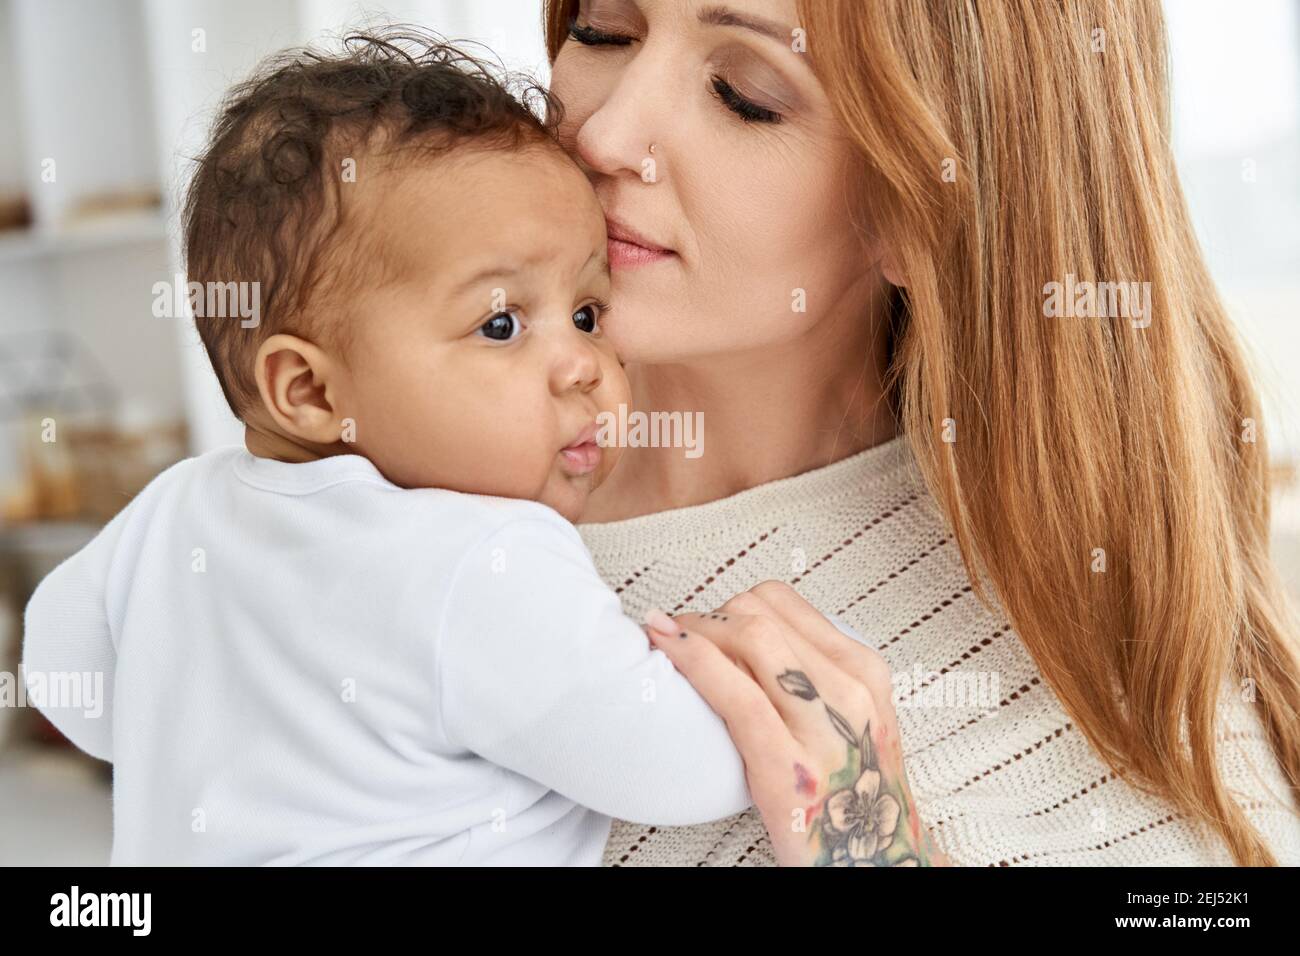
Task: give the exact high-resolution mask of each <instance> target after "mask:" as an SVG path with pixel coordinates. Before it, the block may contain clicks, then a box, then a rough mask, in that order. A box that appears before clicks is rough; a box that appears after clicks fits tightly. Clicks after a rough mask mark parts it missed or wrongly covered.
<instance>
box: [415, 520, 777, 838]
mask: <svg viewBox="0 0 1300 956" xmlns="http://www.w3.org/2000/svg"><path fill="white" fill-rule="evenodd" d="M436 655H437V656H436V660H435V667H436V668H437V671H438V703H439V706H440V713H441V722H442V727H443V732H444V734H445V735H446V736H447V738H448V739H449V740H450V741H451V742H453V743H454V744H457V745H459V746H462V747H464V748H466V749H468V750H470V751H473V752H474V753H477V754H479V755H480V756H482V757H483V758H485V759H487V760H489V761H491V762H492V763H495V764H497V765H498V766H502V767H506V768H508V769H510V770H513V771H515V772H517V773H520V774H522V775H524V776H526V777H528V778H530V779H532V780H535V781H537V782H538V783H541V784H543V785H545V786H547V787H549V788H550V789H552V790H555V791H556V792H558V793H561V794H563V795H564V796H566V797H568V798H569V799H571V800H573V801H574V802H576V803H578V804H581V805H582V806H586V807H590V808H591V809H593V810H596V811H597V812H599V813H603V814H606V815H608V816H612V817H617V818H619V819H623V820H629V821H632V822H636V823H647V824H660V825H665V826H669V825H681V824H693V823H703V822H706V821H709V820H716V819H719V818H721V817H725V816H729V815H731V814H734V813H739V812H740V811H742V810H744V809H746V808H747V807H748V806H750V804H751V800H750V796H749V791H748V788H747V787H746V784H745V768H744V763H743V762H742V760H741V759H740V755H739V754H738V753H737V752H736V748H735V746H734V745H733V744H732V741H731V738H730V736H729V735H728V733H727V729H726V726H725V724H724V723H723V722H722V720H721V718H719V717H718V716H717V714H715V713H714V712H713V710H712V709H711V708H710V707H709V705H708V704H707V703H705V701H704V699H703V698H701V697H700V696H699V694H697V693H696V692H695V689H694V688H693V687H691V685H690V683H689V682H688V681H687V680H686V678H684V677H683V676H682V675H681V674H680V673H678V672H677V670H676V669H675V668H674V667H673V666H672V663H671V662H670V661H669V660H668V658H667V657H666V656H665V655H664V653H663V652H662V651H659V650H652V649H651V647H650V644H649V641H648V640H647V638H646V635H645V633H644V632H643V631H642V630H641V628H640V626H639V625H637V624H636V623H635V622H633V621H632V620H631V619H630V618H628V617H627V616H626V615H625V614H624V613H623V611H622V608H621V607H620V605H619V600H618V597H617V595H615V594H614V592H613V591H611V590H610V589H609V588H608V587H607V586H606V585H605V584H604V582H603V581H601V579H600V576H599V574H598V573H597V571H596V568H595V566H594V564H593V563H592V560H591V556H590V554H589V553H588V552H587V549H586V547H585V545H584V544H583V542H582V538H581V537H580V536H579V534H578V533H577V530H576V529H575V528H574V527H573V526H572V525H571V524H569V523H567V522H565V521H564V520H563V519H562V518H560V517H559V516H558V515H556V516H554V518H553V519H552V518H550V517H548V516H540V515H539V516H538V517H535V518H534V517H525V518H518V519H514V520H511V521H509V522H507V523H506V524H504V525H503V526H501V527H499V528H498V529H497V530H496V531H494V532H492V533H490V534H488V535H487V536H486V537H485V538H484V539H482V540H481V541H480V542H479V543H478V544H477V545H475V546H474V547H472V548H471V549H470V550H469V551H468V552H467V553H466V554H465V555H464V557H463V559H462V560H461V562H460V564H459V567H458V570H457V572H456V574H455V576H454V579H453V581H452V582H451V584H450V586H449V589H448V591H447V592H446V602H445V604H444V608H443V617H442V622H441V627H440V629H439V634H438V645H437V650H436Z"/></svg>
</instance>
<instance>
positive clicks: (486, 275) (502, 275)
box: [451, 249, 609, 296]
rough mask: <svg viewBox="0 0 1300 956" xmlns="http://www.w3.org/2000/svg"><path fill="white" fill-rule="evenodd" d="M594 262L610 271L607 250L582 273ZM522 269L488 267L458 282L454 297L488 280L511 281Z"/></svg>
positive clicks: (595, 254)
mask: <svg viewBox="0 0 1300 956" xmlns="http://www.w3.org/2000/svg"><path fill="white" fill-rule="evenodd" d="M593 262H599V263H600V265H601V267H602V268H603V270H604V271H606V272H608V271H609V257H608V254H607V253H606V251H605V250H603V249H601V250H598V251H596V252H593V253H592V254H591V255H589V256H588V257H587V261H586V262H584V263H583V264H582V269H581V270H579V271H580V272H585V271H586V270H587V269H588V268H589V267H590V266H591V264H592V263H593ZM520 271H521V270H520V269H519V268H518V267H516V266H488V267H487V268H485V269H480V270H479V271H478V272H476V273H474V274H473V275H472V276H468V277H467V278H465V279H464V280H463V281H461V282H458V283H457V284H456V287H455V288H454V289H452V291H451V295H452V296H459V295H463V294H465V293H466V292H468V291H470V290H471V289H473V288H474V287H475V286H476V285H479V284H480V283H482V282H483V281H485V280H487V279H509V278H513V277H514V276H517V275H518V274H519V273H520Z"/></svg>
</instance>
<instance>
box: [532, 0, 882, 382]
mask: <svg viewBox="0 0 1300 956" xmlns="http://www.w3.org/2000/svg"><path fill="white" fill-rule="evenodd" d="M798 26H799V24H798V22H797V20H796V8H795V3H794V0H729V2H728V4H727V5H726V6H722V5H719V4H716V3H711V2H707V0H581V4H580V7H579V10H578V14H577V17H576V20H575V24H574V28H573V31H572V32H571V33H570V36H569V39H568V40H567V41H566V42H565V44H564V46H563V47H562V48H561V50H560V52H559V55H558V56H557V58H556V60H555V64H554V68H553V74H552V90H553V91H554V93H555V94H556V95H557V96H558V97H559V99H560V100H561V102H562V103H563V106H564V110H565V113H564V121H563V124H562V126H561V128H560V133H561V136H562V139H563V141H564V143H565V144H566V146H567V147H568V148H569V150H570V152H572V153H573V154H574V156H575V157H576V158H577V160H578V162H579V163H580V165H582V167H583V168H584V169H585V170H586V172H587V174H588V176H589V178H590V179H591V182H592V185H593V186H594V187H595V189H596V193H597V195H598V196H599V198H600V201H601V204H602V206H603V207H604V210H605V214H606V217H607V220H608V226H609V233H610V247H609V248H610V260H611V265H612V266H613V269H614V274H613V282H614V286H613V292H614V297H613V306H614V308H613V311H612V312H611V313H610V316H609V318H608V320H607V323H606V330H607V332H608V334H609V336H610V338H611V339H612V341H613V343H614V345H615V346H616V347H617V348H618V349H619V350H620V351H621V353H622V356H623V358H624V359H625V360H626V361H630V362H643V363H665V362H675V361H690V360H692V359H700V358H705V357H708V356H710V355H720V354H723V353H728V354H735V353H737V352H744V351H746V350H750V349H758V348H762V347H765V346H772V345H777V344H780V343H782V342H788V341H790V340H791V339H793V338H795V337H797V336H800V335H802V334H805V333H806V332H807V331H808V330H809V329H810V328H811V327H812V326H814V325H817V324H818V323H820V322H823V321H825V320H826V319H827V318H828V317H829V316H832V315H837V316H840V317H844V316H846V315H847V316H852V317H854V319H855V320H856V321H861V322H866V321H867V316H866V312H867V309H868V308H869V306H870V303H871V301H872V296H873V295H874V294H876V291H877V290H878V288H879V284H880V274H879V270H878V267H877V265H876V262H875V260H876V259H877V258H878V256H876V255H874V254H873V253H872V251H871V250H870V249H869V248H868V247H867V246H866V245H865V243H864V240H863V239H862V238H861V237H860V235H859V232H858V230H856V229H855V228H854V227H853V225H852V224H851V215H850V205H849V201H848V198H847V195H848V191H847V183H848V178H847V173H848V170H849V168H850V151H849V147H848V144H847V142H846V140H845V139H844V137H843V135H842V133H841V131H840V127H839V125H838V123H837V122H836V120H835V118H834V115H833V114H832V111H831V107H830V103H829V101H828V99H827V97H826V94H825V91H824V90H823V89H822V87H821V84H820V83H819V82H818V80H817V78H816V76H815V75H814V73H813V70H812V67H811V64H810V62H809V57H810V56H811V55H812V54H811V53H810V52H804V51H806V50H811V49H813V44H814V42H815V39H816V38H815V37H812V38H807V39H806V41H805V38H804V37H803V32H802V30H798V29H797V28H798ZM652 144H653V147H654V148H653V151H652V149H651V146H652ZM622 240H632V241H622ZM647 247H649V248H647ZM655 247H657V248H658V249H659V250H662V251H655Z"/></svg>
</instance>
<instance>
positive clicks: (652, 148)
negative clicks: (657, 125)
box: [650, 143, 655, 156]
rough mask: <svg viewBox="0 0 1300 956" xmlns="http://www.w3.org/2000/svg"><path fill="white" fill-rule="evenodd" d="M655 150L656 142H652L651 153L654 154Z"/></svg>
mask: <svg viewBox="0 0 1300 956" xmlns="http://www.w3.org/2000/svg"><path fill="white" fill-rule="evenodd" d="M654 151H655V144H654V143H651V144H650V154H651V155H652V156H653V155H654Z"/></svg>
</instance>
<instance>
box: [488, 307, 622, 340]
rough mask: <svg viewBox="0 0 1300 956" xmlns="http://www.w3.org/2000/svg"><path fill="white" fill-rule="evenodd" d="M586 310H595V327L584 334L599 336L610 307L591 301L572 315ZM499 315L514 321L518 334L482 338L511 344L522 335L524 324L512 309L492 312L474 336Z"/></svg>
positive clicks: (575, 310)
mask: <svg viewBox="0 0 1300 956" xmlns="http://www.w3.org/2000/svg"><path fill="white" fill-rule="evenodd" d="M588 308H594V309H595V310H596V327H595V328H594V329H593V330H592V331H590V332H587V333H586V334H587V335H600V332H601V327H600V323H601V321H602V320H603V319H604V318H605V316H607V315H609V313H610V310H611V306H610V304H609V303H608V302H606V301H605V300H604V299H593V300H592V301H590V302H588V303H587V304H586V305H581V306H579V307H578V308H576V309H574V310H573V313H574V315H576V314H577V313H578V312H580V311H582V310H583V309H588ZM501 315H508V316H510V317H511V318H512V319H514V321H515V324H516V325H517V326H518V327H519V332H518V334H517V335H512V336H510V338H508V339H494V338H490V337H489V336H486V335H484V336H483V338H485V339H487V340H488V341H489V342H501V343H505V342H513V341H514V340H515V339H517V338H518V337H519V336H520V335H522V334H523V333H524V323H523V320H522V319H520V318H519V314H518V313H517V312H516V311H515V310H513V309H502V310H501V311H500V312H494V313H492V314H491V315H489V316H488V317H487V319H486V321H484V322H483V323H482V324H481V325H480V326H479V327H478V328H476V329H475V330H474V332H475V334H481V333H482V332H483V330H484V329H486V328H487V327H488V325H489V324H490V323H491V322H492V320H493V319H495V318H497V317H498V316H501ZM571 317H572V316H571ZM575 326H576V323H575ZM578 331H580V332H582V331H585V330H583V329H579V330H578Z"/></svg>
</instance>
